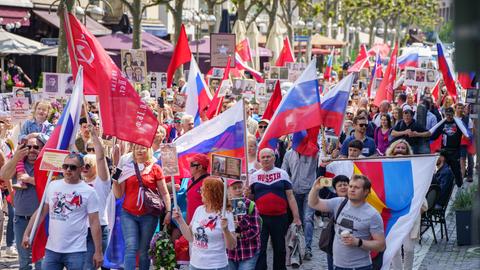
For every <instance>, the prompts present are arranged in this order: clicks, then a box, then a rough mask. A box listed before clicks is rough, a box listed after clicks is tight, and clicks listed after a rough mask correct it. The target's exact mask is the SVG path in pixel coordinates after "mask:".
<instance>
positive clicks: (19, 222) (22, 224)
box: [13, 216, 42, 270]
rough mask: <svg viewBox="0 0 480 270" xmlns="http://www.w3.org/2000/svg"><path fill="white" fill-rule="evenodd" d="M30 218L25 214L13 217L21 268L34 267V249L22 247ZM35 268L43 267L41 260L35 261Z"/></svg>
mask: <svg viewBox="0 0 480 270" xmlns="http://www.w3.org/2000/svg"><path fill="white" fill-rule="evenodd" d="M28 221H29V219H27V218H26V217H24V216H15V217H14V218H13V231H14V234H15V243H16V245H17V251H18V263H19V267H18V269H20V270H30V269H32V266H31V264H32V249H30V248H29V249H24V248H23V247H22V240H23V233H24V232H25V229H26V228H27V225H28ZM35 269H42V268H41V261H39V262H36V263H35Z"/></svg>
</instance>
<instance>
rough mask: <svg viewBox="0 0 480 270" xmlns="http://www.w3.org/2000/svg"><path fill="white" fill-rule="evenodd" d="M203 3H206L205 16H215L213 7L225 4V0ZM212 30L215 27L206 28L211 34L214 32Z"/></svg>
mask: <svg viewBox="0 0 480 270" xmlns="http://www.w3.org/2000/svg"><path fill="white" fill-rule="evenodd" d="M205 2H206V3H207V14H208V15H215V10H214V9H215V6H216V5H221V4H223V3H225V2H227V0H205ZM214 29H215V25H209V26H208V32H209V33H213V32H214V31H215V30H214Z"/></svg>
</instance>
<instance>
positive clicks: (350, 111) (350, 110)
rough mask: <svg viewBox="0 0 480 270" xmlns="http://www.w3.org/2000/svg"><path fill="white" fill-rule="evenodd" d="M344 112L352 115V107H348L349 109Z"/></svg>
mask: <svg viewBox="0 0 480 270" xmlns="http://www.w3.org/2000/svg"><path fill="white" fill-rule="evenodd" d="M346 112H347V113H352V114H353V113H354V112H353V108H352V107H350V106H349V107H347V110H346Z"/></svg>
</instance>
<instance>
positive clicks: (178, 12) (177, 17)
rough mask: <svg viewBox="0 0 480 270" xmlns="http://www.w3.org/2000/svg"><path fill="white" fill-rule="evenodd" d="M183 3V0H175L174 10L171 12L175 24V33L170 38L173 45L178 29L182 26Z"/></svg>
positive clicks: (177, 35) (175, 42)
mask: <svg viewBox="0 0 480 270" xmlns="http://www.w3.org/2000/svg"><path fill="white" fill-rule="evenodd" d="M183 3H184V0H176V1H175V12H172V13H173V14H172V15H173V19H174V26H175V33H174V34H173V39H172V43H173V44H174V45H175V44H177V40H178V37H179V36H180V29H181V28H182V15H183Z"/></svg>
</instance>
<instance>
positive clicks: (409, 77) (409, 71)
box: [405, 67, 415, 82]
mask: <svg viewBox="0 0 480 270" xmlns="http://www.w3.org/2000/svg"><path fill="white" fill-rule="evenodd" d="M405 81H412V82H413V81H415V68H409V67H407V68H405Z"/></svg>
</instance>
